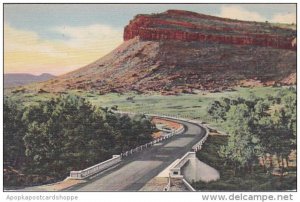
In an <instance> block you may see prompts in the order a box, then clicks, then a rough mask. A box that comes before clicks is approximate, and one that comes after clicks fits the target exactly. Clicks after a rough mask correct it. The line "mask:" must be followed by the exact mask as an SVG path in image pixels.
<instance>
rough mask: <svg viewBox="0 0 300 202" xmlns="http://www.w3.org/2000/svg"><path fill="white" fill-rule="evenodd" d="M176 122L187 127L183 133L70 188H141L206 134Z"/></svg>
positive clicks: (125, 189) (190, 124) (114, 189)
mask: <svg viewBox="0 0 300 202" xmlns="http://www.w3.org/2000/svg"><path fill="white" fill-rule="evenodd" d="M172 121H175V120H172ZM176 122H178V123H181V124H183V125H184V126H185V132H184V133H183V134H181V135H175V136H173V137H172V138H170V139H168V140H165V141H163V142H161V143H157V144H156V145H154V146H153V147H150V148H148V149H146V150H144V151H142V152H138V153H136V154H134V155H132V156H130V157H126V158H125V159H124V160H123V161H122V162H121V163H120V164H119V165H117V166H116V167H115V168H113V169H111V170H109V171H107V172H104V173H102V174H99V175H97V176H93V177H91V178H90V179H88V180H87V182H85V183H83V184H79V185H77V186H75V187H73V188H71V189H68V190H73V191H138V190H139V189H141V188H142V187H143V186H144V185H145V184H146V183H147V182H148V181H149V180H151V179H152V178H153V177H155V176H156V175H158V174H159V173H160V172H161V171H163V170H164V169H165V168H167V167H168V166H169V165H170V164H171V163H172V162H173V161H175V160H176V159H178V158H181V157H182V156H183V155H184V154H185V153H186V152H188V151H190V149H191V148H192V146H193V145H194V144H196V143H197V142H198V141H199V140H200V139H201V138H203V137H204V135H205V130H204V129H203V128H202V127H201V126H199V125H196V124H192V123H189V122H185V121H178V120H176Z"/></svg>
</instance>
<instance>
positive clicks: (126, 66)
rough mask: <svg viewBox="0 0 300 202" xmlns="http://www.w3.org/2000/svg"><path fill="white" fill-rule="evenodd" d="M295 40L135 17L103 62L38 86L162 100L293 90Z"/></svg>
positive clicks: (289, 33)
mask: <svg viewBox="0 0 300 202" xmlns="http://www.w3.org/2000/svg"><path fill="white" fill-rule="evenodd" d="M295 35H296V32H295V30H292V29H286V28H280V27H275V26H272V25H270V24H268V23H258V22H245V21H238V20H231V19H224V18H219V17H213V16H207V15H203V14H197V13H193V12H187V11H177V10H176V11H174V10H170V11H166V12H164V13H160V14H153V15H138V16H136V17H135V18H134V19H133V20H131V21H130V23H129V25H127V26H126V27H125V29H124V43H123V44H122V45H121V46H119V47H118V48H116V49H115V50H114V51H112V52H111V53H109V54H108V55H106V56H105V57H103V58H100V59H99V60H97V61H95V62H93V63H91V64H89V65H87V66H85V67H82V68H80V69H78V70H75V71H73V72H70V73H68V74H65V75H63V76H60V77H57V78H55V79H52V80H50V81H48V82H45V83H42V84H40V85H38V86H35V87H36V88H37V89H44V90H46V91H51V92H60V91H65V90H71V89H81V90H94V91H98V92H99V93H108V92H127V91H138V92H149V91H159V92H162V93H166V94H168V93H174V92H187V93H189V92H192V91H194V90H197V89H198V90H224V89H226V88H230V87H234V86H240V85H245V86H249V85H250V86H251V85H267V86H270V85H274V84H276V85H281V84H284V85H286V84H288V85H289V84H295V82H296V51H295V50H296V38H295Z"/></svg>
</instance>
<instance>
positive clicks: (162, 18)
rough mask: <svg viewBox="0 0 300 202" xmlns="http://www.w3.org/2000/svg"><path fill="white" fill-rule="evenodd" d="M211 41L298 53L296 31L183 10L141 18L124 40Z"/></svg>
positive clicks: (128, 30)
mask: <svg viewBox="0 0 300 202" xmlns="http://www.w3.org/2000/svg"><path fill="white" fill-rule="evenodd" d="M137 36H139V37H140V38H141V39H143V40H178V41H211V42H218V43H224V44H237V45H256V46H266V47H273V48H282V49H290V50H296V44H295V43H294V42H293V40H294V39H295V38H296V32H295V31H292V30H289V29H284V28H279V27H273V26H270V25H269V24H268V23H267V22H266V23H258V22H245V21H239V20H231V19H225V18H219V17H214V16H209V15H203V14H198V13H193V12H188V11H181V10H168V11H166V12H165V13H160V14H153V15H138V16H136V17H135V18H134V19H133V20H131V21H130V23H129V25H127V26H126V27H125V29H124V40H125V41H127V40H130V39H133V38H134V37H137Z"/></svg>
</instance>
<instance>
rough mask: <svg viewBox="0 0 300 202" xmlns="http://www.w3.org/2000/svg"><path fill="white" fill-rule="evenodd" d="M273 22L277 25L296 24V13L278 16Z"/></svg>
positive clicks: (274, 17) (275, 16)
mask: <svg viewBox="0 0 300 202" xmlns="http://www.w3.org/2000/svg"><path fill="white" fill-rule="evenodd" d="M271 22H275V23H288V24H291V23H296V13H287V14H282V13H279V14H276V15H274V16H273V18H272V19H271Z"/></svg>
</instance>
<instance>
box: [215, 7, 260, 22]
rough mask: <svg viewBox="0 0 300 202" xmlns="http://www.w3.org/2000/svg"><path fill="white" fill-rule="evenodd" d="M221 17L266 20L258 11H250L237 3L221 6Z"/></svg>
mask: <svg viewBox="0 0 300 202" xmlns="http://www.w3.org/2000/svg"><path fill="white" fill-rule="evenodd" d="M219 16H220V17H224V18H231V19H238V20H246V21H266V19H265V17H264V16H262V15H260V14H259V13H257V12H253V11H248V10H246V9H245V8H243V7H241V6H237V5H226V6H222V7H221V13H220V15H219Z"/></svg>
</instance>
